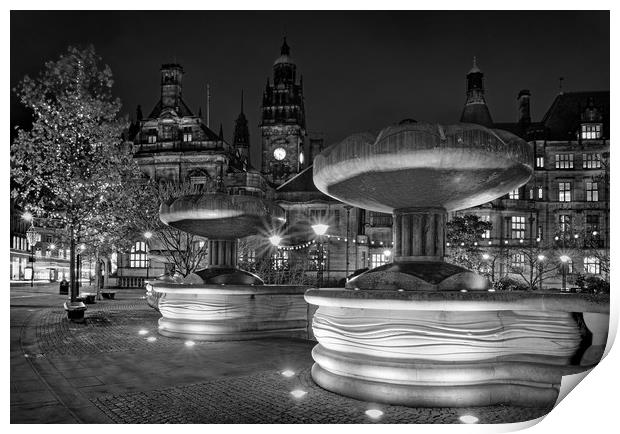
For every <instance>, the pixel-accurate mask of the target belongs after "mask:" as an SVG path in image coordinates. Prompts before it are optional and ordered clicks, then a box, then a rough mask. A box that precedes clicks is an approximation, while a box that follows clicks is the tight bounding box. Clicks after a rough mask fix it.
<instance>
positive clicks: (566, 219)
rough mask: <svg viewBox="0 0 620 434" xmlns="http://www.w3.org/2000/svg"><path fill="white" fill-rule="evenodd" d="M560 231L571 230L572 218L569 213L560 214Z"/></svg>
mask: <svg viewBox="0 0 620 434" xmlns="http://www.w3.org/2000/svg"><path fill="white" fill-rule="evenodd" d="M559 221H560V231H561V232H568V231H569V230H570V224H571V218H570V215H568V214H560V220H559Z"/></svg>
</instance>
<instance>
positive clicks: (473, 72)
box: [468, 56, 482, 74]
mask: <svg viewBox="0 0 620 434" xmlns="http://www.w3.org/2000/svg"><path fill="white" fill-rule="evenodd" d="M478 72H482V71H480V68H478V63H477V62H476V56H474V62H473V65H472V67H471V69H470V70H469V72H468V74H476V73H478Z"/></svg>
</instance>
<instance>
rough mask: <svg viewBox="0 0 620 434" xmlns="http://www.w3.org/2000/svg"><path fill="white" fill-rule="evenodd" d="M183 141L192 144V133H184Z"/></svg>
mask: <svg viewBox="0 0 620 434" xmlns="http://www.w3.org/2000/svg"><path fill="white" fill-rule="evenodd" d="M183 141H184V142H191V141H192V133H188V132H184V133H183Z"/></svg>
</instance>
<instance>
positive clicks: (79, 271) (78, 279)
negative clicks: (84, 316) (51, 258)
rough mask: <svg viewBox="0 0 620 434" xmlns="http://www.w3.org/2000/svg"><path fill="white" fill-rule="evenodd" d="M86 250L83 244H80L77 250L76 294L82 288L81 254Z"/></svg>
mask: <svg viewBox="0 0 620 434" xmlns="http://www.w3.org/2000/svg"><path fill="white" fill-rule="evenodd" d="M84 250H86V245H85V244H80V248H79V249H78V254H77V261H76V262H77V287H78V294H79V292H80V288H81V287H82V252H83V251H84Z"/></svg>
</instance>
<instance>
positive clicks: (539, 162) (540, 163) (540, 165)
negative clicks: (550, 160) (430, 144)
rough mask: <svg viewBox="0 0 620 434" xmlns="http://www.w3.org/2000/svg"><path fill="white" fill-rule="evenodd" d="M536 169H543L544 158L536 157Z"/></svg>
mask: <svg viewBox="0 0 620 434" xmlns="http://www.w3.org/2000/svg"><path fill="white" fill-rule="evenodd" d="M536 167H537V168H539V169H541V168H543V167H545V157H536Z"/></svg>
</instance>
